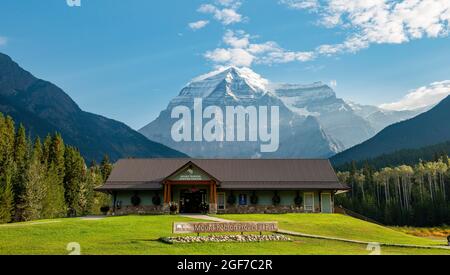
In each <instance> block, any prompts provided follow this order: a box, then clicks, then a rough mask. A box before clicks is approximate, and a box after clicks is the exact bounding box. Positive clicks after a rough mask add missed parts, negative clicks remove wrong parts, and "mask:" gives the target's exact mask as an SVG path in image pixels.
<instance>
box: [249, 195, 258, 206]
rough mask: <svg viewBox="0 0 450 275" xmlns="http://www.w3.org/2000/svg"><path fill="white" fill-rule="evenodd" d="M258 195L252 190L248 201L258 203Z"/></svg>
mask: <svg viewBox="0 0 450 275" xmlns="http://www.w3.org/2000/svg"><path fill="white" fill-rule="evenodd" d="M258 200H259V199H258V196H257V195H256V192H253V193H252V195H251V196H250V202H251V203H252V204H253V205H255V204H258Z"/></svg>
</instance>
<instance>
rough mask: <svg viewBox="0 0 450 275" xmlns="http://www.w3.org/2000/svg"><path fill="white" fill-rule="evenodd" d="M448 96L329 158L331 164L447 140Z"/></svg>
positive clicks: (449, 135) (449, 117)
mask: <svg viewBox="0 0 450 275" xmlns="http://www.w3.org/2000/svg"><path fill="white" fill-rule="evenodd" d="M447 121H450V96H449V97H446V98H445V99H444V100H442V101H441V102H440V103H439V104H437V105H436V106H435V107H434V108H432V109H431V110H429V111H427V112H425V113H422V114H420V115H418V116H416V117H414V118H411V119H408V120H405V121H402V122H398V123H395V124H393V125H390V126H388V127H387V128H385V129H384V130H382V131H381V132H380V133H378V134H377V135H376V136H374V137H373V138H371V139H369V140H367V141H365V142H363V143H361V144H359V145H357V146H354V147H352V148H350V149H348V150H346V151H344V152H341V153H339V154H337V155H336V156H333V157H332V158H331V160H332V162H333V163H334V164H335V165H340V164H343V163H345V162H349V161H359V160H363V159H368V158H374V157H377V156H380V155H383V154H389V153H393V152H395V151H398V150H402V149H417V148H421V147H425V146H431V145H435V144H439V143H442V142H446V141H448V140H450V127H449V126H446V122H447Z"/></svg>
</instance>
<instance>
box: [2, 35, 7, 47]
mask: <svg viewBox="0 0 450 275" xmlns="http://www.w3.org/2000/svg"><path fill="white" fill-rule="evenodd" d="M7 43H8V38H6V37H4V36H0V46H5V45H6V44H7Z"/></svg>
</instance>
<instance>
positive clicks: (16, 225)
mask: <svg viewBox="0 0 450 275" xmlns="http://www.w3.org/2000/svg"><path fill="white" fill-rule="evenodd" d="M59 222H61V221H46V222H19V223H8V224H0V227H20V226H32V225H41V224H49V223H59Z"/></svg>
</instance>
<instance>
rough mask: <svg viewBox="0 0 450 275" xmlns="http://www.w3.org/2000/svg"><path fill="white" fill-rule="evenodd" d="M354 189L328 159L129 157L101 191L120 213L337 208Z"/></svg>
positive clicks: (327, 210) (273, 210)
mask: <svg viewBox="0 0 450 275" xmlns="http://www.w3.org/2000/svg"><path fill="white" fill-rule="evenodd" d="M348 189H349V188H348V187H347V186H345V185H343V184H341V183H339V181H338V179H337V177H336V174H335V172H334V170H333V168H332V167H331V164H330V162H329V161H328V160H303V159H283V160H282V159H267V160H262V159H254V160H229V159H228V160H225V159H123V160H119V161H118V162H117V163H116V164H115V165H114V169H113V171H112V173H111V176H110V177H109V178H108V180H107V182H106V184H105V185H104V186H102V187H101V188H98V189H97V191H101V192H108V193H111V194H112V195H113V207H112V209H113V212H114V213H116V214H152V213H168V212H170V206H172V210H174V209H176V210H177V212H181V213H199V212H203V211H208V212H210V213H287V212H313V213H314V212H324V213H332V212H333V211H334V196H335V194H336V193H338V192H344V191H347V190H348Z"/></svg>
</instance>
